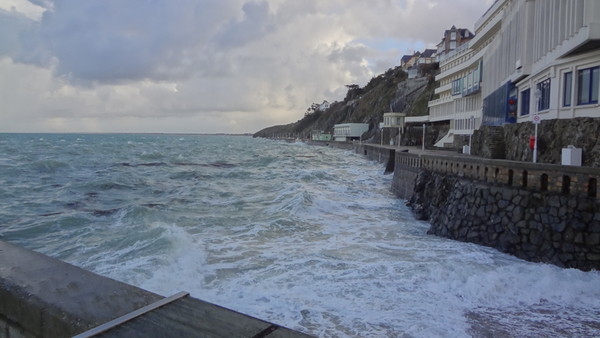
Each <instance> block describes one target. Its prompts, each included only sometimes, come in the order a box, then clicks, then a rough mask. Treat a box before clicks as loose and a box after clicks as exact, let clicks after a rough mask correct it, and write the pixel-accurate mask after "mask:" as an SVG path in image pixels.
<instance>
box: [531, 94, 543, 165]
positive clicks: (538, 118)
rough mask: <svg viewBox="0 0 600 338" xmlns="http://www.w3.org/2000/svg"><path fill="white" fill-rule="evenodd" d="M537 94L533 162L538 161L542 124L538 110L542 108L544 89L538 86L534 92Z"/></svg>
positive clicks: (534, 116)
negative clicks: (539, 135)
mask: <svg viewBox="0 0 600 338" xmlns="http://www.w3.org/2000/svg"><path fill="white" fill-rule="evenodd" d="M533 95H534V96H535V104H536V107H535V114H533V116H532V119H533V125H534V126H535V135H534V140H533V163H537V151H538V124H540V116H539V114H538V111H539V109H540V100H541V99H542V90H541V89H540V88H537V89H536V90H535V92H534V94H533Z"/></svg>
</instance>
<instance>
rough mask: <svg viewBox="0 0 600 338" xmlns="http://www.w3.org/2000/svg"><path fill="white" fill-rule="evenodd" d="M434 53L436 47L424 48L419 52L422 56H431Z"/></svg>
mask: <svg viewBox="0 0 600 338" xmlns="http://www.w3.org/2000/svg"><path fill="white" fill-rule="evenodd" d="M435 53H437V50H436V49H425V50H424V51H423V53H421V56H422V57H424V58H431V57H433V56H434V55H435Z"/></svg>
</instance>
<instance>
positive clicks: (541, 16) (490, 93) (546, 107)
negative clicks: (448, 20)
mask: <svg viewBox="0 0 600 338" xmlns="http://www.w3.org/2000/svg"><path fill="white" fill-rule="evenodd" d="M494 6H497V7H499V8H502V13H501V14H502V26H501V30H500V32H499V34H498V36H497V38H496V39H494V41H493V43H492V45H491V46H490V49H489V51H488V52H487V54H486V56H485V57H484V61H483V65H484V67H483V74H484V76H483V83H482V88H483V89H482V90H483V94H484V97H485V99H484V104H483V119H484V121H483V122H484V124H489V125H499V124H502V123H513V122H525V121H531V117H532V116H533V115H535V114H539V118H541V120H544V119H557V118H560V119H564V118H575V117H600V109H599V105H598V94H599V91H600V90H599V86H598V84H599V79H600V1H598V0H512V1H511V0H504V1H498V2H497V3H496V4H495V5H494ZM516 102H518V104H515V103H516Z"/></svg>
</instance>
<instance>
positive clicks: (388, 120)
mask: <svg viewBox="0 0 600 338" xmlns="http://www.w3.org/2000/svg"><path fill="white" fill-rule="evenodd" d="M405 118H406V114H405V113H394V112H392V113H384V114H383V128H404V119H405Z"/></svg>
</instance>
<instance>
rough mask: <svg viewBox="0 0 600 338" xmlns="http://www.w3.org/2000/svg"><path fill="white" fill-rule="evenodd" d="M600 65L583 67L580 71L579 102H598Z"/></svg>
mask: <svg viewBox="0 0 600 338" xmlns="http://www.w3.org/2000/svg"><path fill="white" fill-rule="evenodd" d="M599 73H600V67H593V68H587V69H582V70H580V71H579V73H578V84H577V104H592V103H598V76H599Z"/></svg>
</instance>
